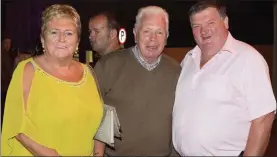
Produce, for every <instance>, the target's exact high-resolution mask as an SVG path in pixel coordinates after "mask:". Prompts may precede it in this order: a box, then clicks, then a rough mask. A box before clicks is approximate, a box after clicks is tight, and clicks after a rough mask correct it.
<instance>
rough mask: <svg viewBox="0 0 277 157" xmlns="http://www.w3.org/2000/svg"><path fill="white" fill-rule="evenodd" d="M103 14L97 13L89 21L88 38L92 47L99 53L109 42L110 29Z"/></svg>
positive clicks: (103, 50)
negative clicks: (97, 14)
mask: <svg viewBox="0 0 277 157" xmlns="http://www.w3.org/2000/svg"><path fill="white" fill-rule="evenodd" d="M107 23H108V21H107V18H106V17H105V16H102V15H99V16H96V17H95V18H93V19H91V20H90V21H89V31H90V34H89V39H90V43H91V46H92V49H93V50H94V51H96V52H98V53H100V55H103V53H105V49H106V48H107V47H108V46H109V45H110V44H111V37H110V29H109V28H108V24H107Z"/></svg>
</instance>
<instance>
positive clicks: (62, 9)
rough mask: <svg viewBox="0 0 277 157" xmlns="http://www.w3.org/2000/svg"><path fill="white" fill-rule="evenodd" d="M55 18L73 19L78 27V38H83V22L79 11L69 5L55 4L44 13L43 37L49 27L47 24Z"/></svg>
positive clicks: (42, 18)
mask: <svg viewBox="0 0 277 157" xmlns="http://www.w3.org/2000/svg"><path fill="white" fill-rule="evenodd" d="M54 17H68V18H70V19H72V20H73V21H74V22H75V24H76V27H77V34H78V38H79V39H80V36H81V20H80V16H79V14H78V13H77V11H76V10H75V9H74V8H73V7H72V6H69V5H64V4H54V5H51V6H49V7H47V8H46V9H45V10H44V11H43V13H42V17H41V20H42V26H41V36H43V35H44V33H45V31H46V27H47V23H48V22H49V21H50V20H52V19H53V18H54Z"/></svg>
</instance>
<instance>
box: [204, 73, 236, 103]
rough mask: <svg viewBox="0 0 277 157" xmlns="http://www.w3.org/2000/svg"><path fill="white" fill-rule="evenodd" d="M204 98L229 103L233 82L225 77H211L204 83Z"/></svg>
mask: <svg viewBox="0 0 277 157" xmlns="http://www.w3.org/2000/svg"><path fill="white" fill-rule="evenodd" d="M202 90H203V94H204V97H206V98H208V99H212V100H217V101H228V100H230V98H231V81H230V79H229V78H228V77H227V76H224V75H214V74H213V75H209V76H207V77H206V78H205V79H204V80H203V83H202Z"/></svg>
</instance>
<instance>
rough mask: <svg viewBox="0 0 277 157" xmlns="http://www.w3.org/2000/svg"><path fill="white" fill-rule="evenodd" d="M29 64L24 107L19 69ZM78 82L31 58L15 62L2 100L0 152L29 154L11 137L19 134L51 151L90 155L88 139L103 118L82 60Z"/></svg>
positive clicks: (92, 142) (90, 148)
mask: <svg viewBox="0 0 277 157" xmlns="http://www.w3.org/2000/svg"><path fill="white" fill-rule="evenodd" d="M28 62H31V63H32V64H33V67H34V70H35V72H34V78H33V80H32V85H31V88H30V92H29V97H28V101H27V110H25V107H24V106H25V105H24V99H23V85H22V82H23V72H24V67H25V65H26V63H28ZM82 66H83V68H84V73H83V77H82V79H81V80H80V81H79V82H76V83H75V82H66V81H63V80H60V79H58V78H55V77H54V76H52V75H50V74H48V73H46V72H45V71H43V70H42V69H41V68H40V67H39V66H38V65H37V64H36V63H35V62H34V60H33V59H32V58H30V59H27V60H25V61H22V62H21V63H19V65H18V66H17V68H16V69H15V72H14V74H13V78H12V81H11V83H10V86H9V89H8V94H7V98H6V104H5V111H4V119H3V127H2V137H1V155H2V156H31V155H32V154H31V153H30V152H29V151H28V150H27V149H26V148H25V147H24V146H23V145H22V144H21V143H19V142H18V141H17V140H16V139H15V136H16V135H17V134H18V133H24V134H25V135H27V136H28V137H29V138H31V139H32V140H34V141H36V142H38V143H39V144H41V145H43V146H46V147H48V148H52V149H55V150H56V151H57V152H58V153H59V154H60V155H62V156H88V155H91V154H92V153H93V147H94V140H93V137H94V135H95V134H96V131H97V129H98V127H99V125H100V123H101V119H102V116H103V105H102V100H101V98H100V96H99V94H98V90H97V84H96V81H95V80H94V78H93V76H92V75H91V73H90V71H89V70H90V69H89V68H88V67H87V66H85V65H84V64H82Z"/></svg>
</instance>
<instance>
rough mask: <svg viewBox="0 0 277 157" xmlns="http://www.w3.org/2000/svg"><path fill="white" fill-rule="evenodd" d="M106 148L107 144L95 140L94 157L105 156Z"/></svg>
mask: <svg viewBox="0 0 277 157" xmlns="http://www.w3.org/2000/svg"><path fill="white" fill-rule="evenodd" d="M105 147H106V145H105V143H103V142H100V141H97V140H94V151H93V152H94V153H93V156H104V151H105Z"/></svg>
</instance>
